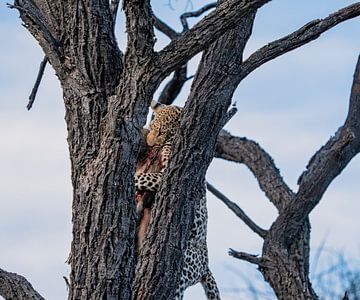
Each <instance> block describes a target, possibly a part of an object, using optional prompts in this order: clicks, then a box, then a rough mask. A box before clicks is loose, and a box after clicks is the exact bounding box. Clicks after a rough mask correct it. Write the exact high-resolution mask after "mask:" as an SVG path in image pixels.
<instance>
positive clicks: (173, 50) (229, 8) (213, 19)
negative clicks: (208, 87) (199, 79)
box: [158, 0, 271, 76]
mask: <svg viewBox="0 0 360 300" xmlns="http://www.w3.org/2000/svg"><path fill="white" fill-rule="evenodd" d="M269 1H271V0H249V1H238V0H227V1H223V2H222V3H221V4H219V5H218V6H217V8H216V9H215V10H214V11H213V12H211V13H210V14H209V15H207V16H206V17H205V18H204V19H203V20H201V21H200V22H199V23H197V24H196V25H195V26H194V27H193V28H191V29H190V30H189V31H187V32H185V33H184V34H183V35H181V36H180V37H178V38H176V39H174V40H173V41H172V42H170V44H169V45H168V46H166V47H165V48H164V49H163V50H161V51H160V52H159V57H158V65H159V66H161V69H162V71H163V74H164V75H165V76H166V75H168V74H169V73H171V72H172V71H173V70H174V69H176V68H177V67H178V66H180V65H183V64H184V63H186V62H187V61H188V60H190V58H192V57H193V56H195V55H196V54H197V53H199V52H201V51H202V50H204V49H206V48H207V47H208V46H209V45H210V44H211V43H213V42H214V41H215V40H216V39H218V38H219V37H220V36H221V35H223V34H224V32H226V31H227V30H229V29H231V28H233V27H234V26H236V24H238V21H239V20H240V19H241V18H242V17H244V16H245V15H247V14H249V13H250V12H251V11H254V10H256V9H257V8H259V7H261V6H263V5H264V4H266V3H267V2H269Z"/></svg>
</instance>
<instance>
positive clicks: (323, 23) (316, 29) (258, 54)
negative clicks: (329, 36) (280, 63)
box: [240, 2, 360, 78]
mask: <svg viewBox="0 0 360 300" xmlns="http://www.w3.org/2000/svg"><path fill="white" fill-rule="evenodd" d="M359 15H360V2H357V3H354V4H351V5H349V6H346V7H344V8H342V9H340V10H338V11H336V12H334V13H332V14H330V15H329V16H328V17H326V18H324V19H316V20H312V21H310V22H308V23H307V24H305V25H304V26H302V27H301V28H299V29H298V30H296V31H294V32H292V33H291V34H289V35H287V36H285V37H282V38H280V39H278V40H275V41H273V42H271V43H269V44H267V45H266V46H264V47H262V48H260V49H258V50H256V51H255V52H254V53H253V54H251V55H250V56H249V57H248V58H247V59H246V60H245V61H244V62H243V64H242V66H241V71H240V77H241V78H245V77H246V76H247V75H248V74H250V73H251V72H252V71H254V70H255V69H257V68H258V67H260V66H261V65H263V64H265V63H266V62H268V61H270V60H273V59H275V58H276V57H279V56H281V55H283V54H285V53H287V52H289V51H291V50H294V49H296V48H299V47H301V46H303V45H305V44H307V43H309V42H311V41H313V40H315V39H317V38H318V37H319V36H320V35H321V34H322V33H324V32H326V31H328V30H329V29H331V28H333V27H335V26H336V25H338V24H339V23H342V22H344V21H346V20H349V19H352V18H355V17H357V16H359Z"/></svg>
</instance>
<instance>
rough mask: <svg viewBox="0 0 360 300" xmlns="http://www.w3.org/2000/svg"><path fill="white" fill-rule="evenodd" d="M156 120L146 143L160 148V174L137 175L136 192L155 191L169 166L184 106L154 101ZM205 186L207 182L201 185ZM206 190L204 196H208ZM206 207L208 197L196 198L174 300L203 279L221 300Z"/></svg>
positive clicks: (209, 295) (212, 294)
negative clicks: (210, 249) (209, 244)
mask: <svg viewBox="0 0 360 300" xmlns="http://www.w3.org/2000/svg"><path fill="white" fill-rule="evenodd" d="M152 108H153V110H154V119H153V120H152V121H151V123H150V132H149V133H148V135H147V139H146V142H147V144H148V145H149V146H153V147H159V148H160V150H159V151H161V152H160V153H161V166H162V167H161V171H160V172H158V173H141V174H137V175H136V178H135V184H136V189H137V191H144V190H147V191H153V192H156V191H157V190H158V188H159V186H160V182H161V178H162V175H163V173H164V170H165V169H166V167H167V165H168V161H169V157H170V154H171V144H172V142H173V138H174V135H175V131H176V129H177V126H178V124H179V120H180V116H181V108H179V107H177V106H173V105H171V106H163V105H160V104H159V103H157V102H152ZM202 188H204V189H205V185H204V186H203V187H202ZM205 192H206V191H205V190H203V191H202V195H205ZM206 233H207V208H206V198H205V196H204V197H203V198H201V199H200V201H197V204H196V207H195V217H194V222H193V225H192V229H191V233H190V238H189V241H188V244H187V248H186V250H185V253H184V266H183V270H182V273H181V277H180V282H179V285H178V287H177V289H176V292H175V299H177V300H178V299H182V298H183V294H184V291H185V289H186V288H188V287H189V286H192V285H194V284H197V283H198V282H201V284H202V286H203V288H204V291H205V294H206V296H207V298H208V299H220V295H219V291H218V288H217V285H216V282H215V279H214V277H213V275H212V273H211V271H210V269H209V266H208V251H207V244H206Z"/></svg>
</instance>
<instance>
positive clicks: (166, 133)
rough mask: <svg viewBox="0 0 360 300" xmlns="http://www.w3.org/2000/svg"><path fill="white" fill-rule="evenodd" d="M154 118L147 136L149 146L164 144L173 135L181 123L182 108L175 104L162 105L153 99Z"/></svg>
mask: <svg viewBox="0 0 360 300" xmlns="http://www.w3.org/2000/svg"><path fill="white" fill-rule="evenodd" d="M151 107H152V109H153V110H154V119H153V120H152V121H151V122H150V132H149V133H148V135H147V137H146V143H147V144H148V145H149V146H155V145H163V144H164V143H165V142H167V141H168V140H169V139H170V138H171V137H173V135H174V134H175V131H176V129H177V127H178V125H179V120H180V116H181V111H182V109H181V108H180V107H178V106H175V105H162V104H160V103H157V102H155V101H153V102H152V103H151Z"/></svg>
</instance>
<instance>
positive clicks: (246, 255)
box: [229, 248, 262, 266]
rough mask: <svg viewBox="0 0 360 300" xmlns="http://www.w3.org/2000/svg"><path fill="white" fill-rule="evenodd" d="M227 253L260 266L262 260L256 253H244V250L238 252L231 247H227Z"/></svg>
mask: <svg viewBox="0 0 360 300" xmlns="http://www.w3.org/2000/svg"><path fill="white" fill-rule="evenodd" d="M229 255H230V256H232V257H235V258H238V259H241V260H245V261H247V262H249V263H252V264H255V265H258V266H260V265H261V262H262V259H261V257H258V255H254V254H249V253H245V252H239V251H236V250H234V249H231V248H230V249H229Z"/></svg>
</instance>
